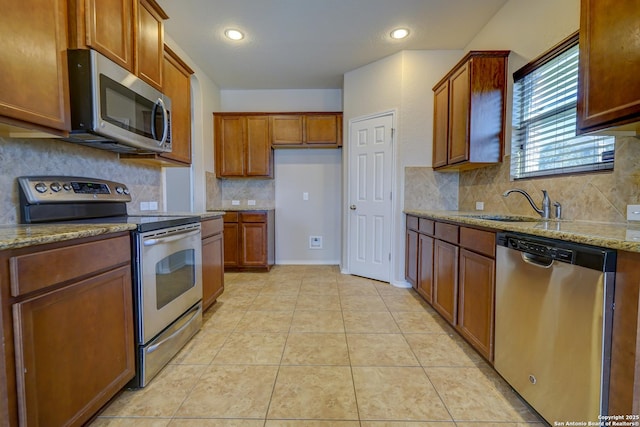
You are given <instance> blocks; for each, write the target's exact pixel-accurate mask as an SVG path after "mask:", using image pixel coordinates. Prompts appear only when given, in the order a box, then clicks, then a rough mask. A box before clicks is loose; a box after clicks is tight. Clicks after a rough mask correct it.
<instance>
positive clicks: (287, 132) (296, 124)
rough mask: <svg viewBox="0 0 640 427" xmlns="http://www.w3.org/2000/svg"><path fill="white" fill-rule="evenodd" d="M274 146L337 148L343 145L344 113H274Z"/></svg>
mask: <svg viewBox="0 0 640 427" xmlns="http://www.w3.org/2000/svg"><path fill="white" fill-rule="evenodd" d="M270 120H271V144H272V145H273V147H274V148H287V147H288V148H337V147H341V146H342V113H286V114H274V115H271V116H270Z"/></svg>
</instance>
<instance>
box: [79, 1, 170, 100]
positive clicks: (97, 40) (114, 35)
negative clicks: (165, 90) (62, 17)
mask: <svg viewBox="0 0 640 427" xmlns="http://www.w3.org/2000/svg"><path fill="white" fill-rule="evenodd" d="M69 12H70V13H69V34H70V43H69V44H70V47H71V48H86V47H90V48H92V49H95V50H97V51H98V52H100V53H102V54H103V55H104V56H106V57H107V58H109V59H111V60H112V61H114V62H115V63H117V64H120V65H121V66H122V67H124V68H125V69H127V70H129V71H130V72H132V73H134V74H136V75H138V76H139V77H140V78H142V79H143V80H145V81H146V82H147V83H149V84H150V85H152V86H153V87H155V88H157V89H160V90H161V89H162V71H163V65H162V62H163V48H162V47H163V45H164V25H163V20H164V19H168V16H167V15H166V14H165V12H164V11H163V10H162V8H161V7H160V6H158V4H157V3H156V2H155V1H154V0H69Z"/></svg>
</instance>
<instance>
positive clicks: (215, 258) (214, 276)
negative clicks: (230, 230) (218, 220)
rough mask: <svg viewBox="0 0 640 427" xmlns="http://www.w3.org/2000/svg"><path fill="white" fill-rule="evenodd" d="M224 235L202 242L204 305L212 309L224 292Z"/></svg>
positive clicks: (220, 234) (217, 235) (204, 308)
mask: <svg viewBox="0 0 640 427" xmlns="http://www.w3.org/2000/svg"><path fill="white" fill-rule="evenodd" d="M222 236H223V235H222V233H219V234H216V235H213V236H211V237H208V238H206V239H204V240H203V241H202V305H203V310H206V309H207V308H209V307H211V305H212V304H213V303H214V302H215V301H216V299H217V298H218V296H220V294H222V291H223V290H224V265H223V263H224V261H223V258H224V247H223V238H222Z"/></svg>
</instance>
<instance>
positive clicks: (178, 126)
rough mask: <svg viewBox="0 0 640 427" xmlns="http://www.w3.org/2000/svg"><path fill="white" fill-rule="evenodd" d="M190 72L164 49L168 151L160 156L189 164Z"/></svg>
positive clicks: (178, 59)
mask: <svg viewBox="0 0 640 427" xmlns="http://www.w3.org/2000/svg"><path fill="white" fill-rule="evenodd" d="M191 74H193V70H191V68H189V67H188V66H187V65H186V64H185V63H184V62H183V61H182V60H181V59H180V58H179V57H178V56H177V55H176V54H175V53H174V52H173V51H172V50H171V49H169V48H168V47H166V46H165V49H164V76H163V79H164V84H163V93H165V94H166V95H167V96H169V98H171V145H172V150H171V152H170V153H161V154H160V156H161V157H164V158H166V159H170V160H175V161H176V162H180V163H184V164H185V165H190V164H191Z"/></svg>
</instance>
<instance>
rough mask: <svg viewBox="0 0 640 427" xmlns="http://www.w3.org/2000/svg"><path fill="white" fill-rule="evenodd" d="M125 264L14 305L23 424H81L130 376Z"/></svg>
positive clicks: (128, 278)
mask: <svg viewBox="0 0 640 427" xmlns="http://www.w3.org/2000/svg"><path fill="white" fill-rule="evenodd" d="M131 295H132V291H131V274H130V266H128V265H127V266H124V267H120V268H117V269H115V270H111V271H109V272H107V273H103V274H101V275H98V276H95V277H92V278H89V279H87V280H84V281H81V282H77V283H74V284H71V285H69V286H67V287H64V288H62V289H58V290H56V291H53V292H49V293H46V294H43V295H39V296H37V297H34V298H32V299H28V300H26V301H23V302H20V303H18V304H15V305H14V306H13V315H14V330H15V336H16V368H17V369H16V372H17V382H18V396H19V398H18V402H19V416H20V421H21V425H34V426H35V425H41V426H44V425H81V424H82V423H83V422H85V421H87V420H88V419H89V418H90V417H91V416H92V415H93V414H94V413H96V412H97V411H98V410H99V409H100V408H101V407H102V406H103V405H104V404H105V403H107V401H108V400H109V399H110V398H111V397H112V396H114V395H115V394H116V393H117V392H118V391H119V390H120V389H121V388H122V387H124V385H125V384H126V383H127V382H128V381H129V380H130V379H131V378H133V375H134V370H135V367H134V338H133V309H132V303H131Z"/></svg>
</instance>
